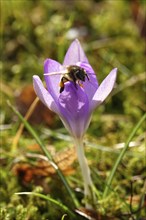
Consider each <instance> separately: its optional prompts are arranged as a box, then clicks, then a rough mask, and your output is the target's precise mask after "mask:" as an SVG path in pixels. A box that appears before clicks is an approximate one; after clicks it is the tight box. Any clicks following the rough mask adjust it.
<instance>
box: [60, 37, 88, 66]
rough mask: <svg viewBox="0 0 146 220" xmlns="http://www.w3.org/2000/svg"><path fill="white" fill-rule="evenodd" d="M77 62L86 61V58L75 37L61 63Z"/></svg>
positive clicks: (70, 63) (66, 64)
mask: <svg viewBox="0 0 146 220" xmlns="http://www.w3.org/2000/svg"><path fill="white" fill-rule="evenodd" d="M77 62H86V63H88V59H87V57H86V55H85V53H84V50H83V49H82V47H81V45H80V42H79V41H78V40H77V39H76V40H74V41H73V42H72V44H71V45H70V47H69V49H68V51H67V53H66V55H65V58H64V62H63V65H65V66H69V65H75V64H76V63H77Z"/></svg>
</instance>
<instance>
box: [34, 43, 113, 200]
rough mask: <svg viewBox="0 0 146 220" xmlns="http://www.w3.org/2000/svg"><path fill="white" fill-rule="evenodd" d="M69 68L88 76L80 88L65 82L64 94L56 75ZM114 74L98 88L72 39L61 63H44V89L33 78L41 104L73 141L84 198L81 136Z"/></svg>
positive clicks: (87, 186)
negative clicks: (58, 120) (78, 70)
mask: <svg viewBox="0 0 146 220" xmlns="http://www.w3.org/2000/svg"><path fill="white" fill-rule="evenodd" d="M70 65H76V66H79V67H81V68H83V69H84V70H85V72H86V73H87V74H88V76H89V80H88V79H85V82H82V85H83V86H81V85H80V83H77V84H76V86H75V85H74V83H73V82H72V81H68V82H66V83H65V86H64V91H63V92H61V93H60V92H59V90H60V88H59V83H60V79H61V77H62V76H61V75H60V74H59V73H63V72H64V71H65V70H66V69H67V67H68V66H70ZM54 73H56V74H54ZM57 73H58V74H57ZM116 75H117V69H116V68H115V69H113V70H112V71H111V72H110V73H109V75H108V76H107V77H106V78H105V79H104V80H103V82H102V83H101V84H100V85H99V84H98V81H97V78H96V74H95V72H94V70H93V69H92V67H91V65H90V64H89V62H88V59H87V57H86V55H85V53H84V51H83V49H82V47H81V45H80V43H79V41H78V40H74V41H73V42H72V44H71V45H70V47H69V49H68V51H67V53H66V55H65V58H64V62H63V64H60V63H58V62H57V61H55V60H52V59H46V60H45V62H44V78H45V83H46V88H45V87H44V85H43V83H42V81H41V80H40V78H39V76H37V75H34V76H33V84H34V90H35V92H36V94H37V96H38V97H39V98H40V100H41V101H42V102H43V103H44V105H46V106H47V107H48V108H49V109H50V110H52V111H53V112H55V113H56V114H58V115H59V117H60V119H61V120H62V122H63V124H64V126H65V127H66V129H67V130H68V132H69V133H70V135H71V136H72V137H73V139H74V141H75V144H76V149H77V153H78V157H79V162H80V166H81V170H82V174H83V178H84V187H85V195H86V197H89V194H91V189H90V188H91V185H92V181H91V177H90V171H89V168H88V166H87V163H86V160H85V157H84V152H83V144H82V141H83V135H84V133H85V131H86V129H87V128H88V126H89V123H90V120H91V115H92V112H93V111H94V109H95V108H96V107H97V106H99V105H100V104H101V103H102V102H103V101H104V100H105V99H106V97H107V96H108V95H109V94H110V92H111V91H112V89H113V87H114V83H115V80H116ZM83 161H84V162H83ZM85 173H86V174H85ZM85 182H86V183H85Z"/></svg>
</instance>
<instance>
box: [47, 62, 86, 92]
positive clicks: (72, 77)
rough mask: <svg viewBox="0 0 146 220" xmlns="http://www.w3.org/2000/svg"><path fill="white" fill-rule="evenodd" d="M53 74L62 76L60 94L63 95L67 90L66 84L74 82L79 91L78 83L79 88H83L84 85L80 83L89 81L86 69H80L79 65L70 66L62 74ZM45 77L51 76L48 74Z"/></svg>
mask: <svg viewBox="0 0 146 220" xmlns="http://www.w3.org/2000/svg"><path fill="white" fill-rule="evenodd" d="M53 74H62V75H63V76H62V78H61V80H60V84H59V85H60V93H62V92H63V91H64V88H65V83H66V82H68V81H72V82H73V83H74V86H75V87H76V89H77V83H78V85H79V86H82V84H81V83H80V80H81V81H83V82H85V80H86V78H87V79H88V80H89V76H88V74H87V73H86V71H85V70H84V68H82V67H79V66H77V65H70V66H68V67H67V68H66V70H65V71H62V72H60V73H55V72H54V73H52V75H53ZM44 75H51V73H50V74H48V73H45V74H44Z"/></svg>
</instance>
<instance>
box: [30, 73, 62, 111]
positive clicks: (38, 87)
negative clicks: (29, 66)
mask: <svg viewBox="0 0 146 220" xmlns="http://www.w3.org/2000/svg"><path fill="white" fill-rule="evenodd" d="M33 87H34V90H35V93H36V95H37V96H38V97H39V99H40V100H41V101H42V102H43V104H44V105H46V106H47V107H48V108H49V109H50V110H51V111H53V112H55V113H57V114H58V113H59V110H58V107H57V105H56V103H55V102H54V100H53V98H52V96H51V95H50V94H49V92H48V91H47V90H46V89H45V87H44V85H43V83H42V81H41V80H40V78H39V77H38V76H36V75H34V76H33Z"/></svg>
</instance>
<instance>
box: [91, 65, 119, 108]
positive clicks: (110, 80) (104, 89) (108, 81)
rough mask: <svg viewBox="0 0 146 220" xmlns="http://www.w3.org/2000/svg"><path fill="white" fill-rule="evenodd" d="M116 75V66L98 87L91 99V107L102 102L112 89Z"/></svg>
mask: <svg viewBox="0 0 146 220" xmlns="http://www.w3.org/2000/svg"><path fill="white" fill-rule="evenodd" d="M116 76H117V68H115V69H113V70H112V71H111V72H110V73H109V75H108V76H107V77H106V78H105V79H104V80H103V82H102V83H101V84H100V86H99V87H98V89H97V91H96V93H95V94H94V96H93V100H92V109H94V108H96V107H97V106H98V105H99V104H100V103H102V102H103V101H104V100H105V99H106V97H107V96H108V95H109V94H110V92H111V91H112V89H113V87H114V84H115V80H116Z"/></svg>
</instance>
